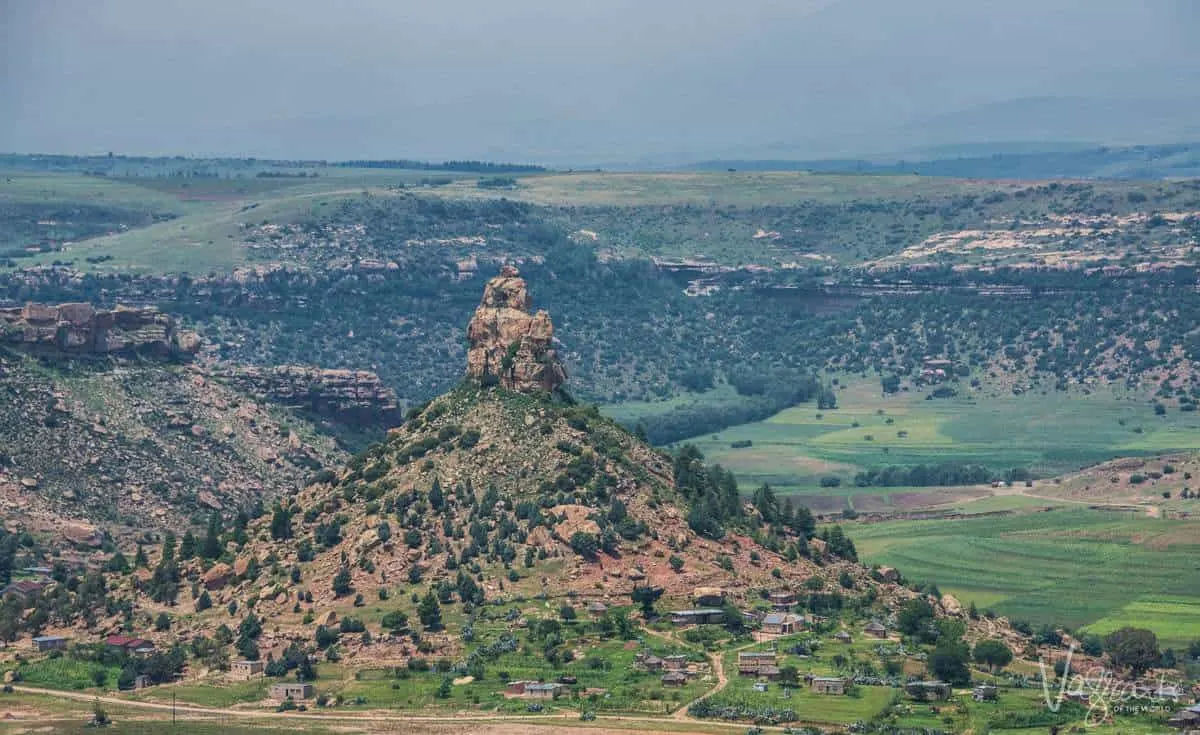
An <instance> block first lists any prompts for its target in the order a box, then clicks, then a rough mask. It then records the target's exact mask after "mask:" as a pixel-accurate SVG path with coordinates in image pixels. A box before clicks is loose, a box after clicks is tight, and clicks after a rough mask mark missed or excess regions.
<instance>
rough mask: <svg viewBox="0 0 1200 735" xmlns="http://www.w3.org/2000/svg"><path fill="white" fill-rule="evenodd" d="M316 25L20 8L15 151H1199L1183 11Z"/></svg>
mask: <svg viewBox="0 0 1200 735" xmlns="http://www.w3.org/2000/svg"><path fill="white" fill-rule="evenodd" d="M302 4H303V5H304V8H303V12H299V9H296V8H294V7H293V6H292V4H289V5H288V10H287V11H286V12H284V11H283V9H282V6H271V5H270V4H261V5H254V6H250V7H244V6H243V5H242V4H239V3H232V2H226V1H220V2H212V3H205V4H203V5H202V6H196V7H190V8H174V7H172V8H169V9H168V8H165V7H163V6H161V5H160V4H158V3H153V2H147V1H145V0H122V1H121V2H113V3H105V4H104V5H103V6H95V5H94V4H91V3H83V2H65V3H54V4H52V5H51V4H20V5H18V4H9V5H7V6H6V7H5V8H4V9H3V11H2V12H3V20H4V22H3V24H0V47H2V48H3V49H4V51H3V54H4V59H3V64H2V66H3V69H4V71H3V72H0V93H3V95H4V97H5V98H6V99H8V100H11V101H12V103H13V105H14V109H19V110H21V111H22V114H20V115H9V116H5V117H4V120H3V121H0V150H6V151H17V152H30V151H70V152H85V153H97V152H100V153H103V152H106V151H109V150H114V151H119V152H129V153H165V154H176V153H183V154H225V155H253V156H259V157H282V158H297V157H310V158H329V159H334V158H381V157H414V158H434V159H438V158H464V157H471V158H487V159H493V160H496V159H505V160H517V159H519V160H534V161H538V162H544V163H549V164H552V165H579V164H593V163H600V164H608V165H620V164H640V165H651V166H653V165H675V164H679V163H686V162H690V161H696V160H704V159H712V158H773V159H780V158H810V159H811V158H822V157H842V156H870V155H879V154H895V155H901V154H905V153H908V152H911V151H912V150H913V149H917V148H922V147H926V146H930V145H957V144H986V145H985V147H984V149H985V150H989V149H988V148H987V146H988V145H992V144H1005V146H1006V149H1011V148H1012V147H1013V146H1012V145H1011V144H1012V143H1014V142H1015V143H1018V144H1020V145H1019V146H1017V147H1018V148H1021V149H1025V148H1028V147H1029V146H1031V145H1037V146H1038V147H1045V146H1049V147H1051V148H1059V149H1061V148H1063V147H1064V146H1068V145H1077V144H1087V145H1121V144H1132V143H1147V144H1149V143H1162V142H1171V141H1185V140H1195V139H1196V138H1197V137H1200V129H1198V128H1200V125H1198V124H1197V122H1196V121H1197V120H1200V114H1197V113H1200V97H1198V96H1197V95H1196V93H1195V89H1194V84H1193V83H1192V82H1193V81H1194V79H1196V78H1197V77H1198V76H1200V54H1196V53H1195V51H1194V48H1192V47H1190V45H1189V43H1188V39H1189V38H1194V37H1195V32H1196V30H1198V29H1200V11H1198V10H1197V9H1196V6H1195V4H1194V3H1191V2H1189V1H1188V0H1148V1H1147V2H1141V3H1128V2H1116V1H1111V0H1056V1H1055V2H1034V1H1033V0H1009V1H1008V2H971V3H963V2H958V1H956V0H914V1H912V2H906V3H894V2H891V1H890V0H807V1H805V2H774V1H765V0H759V1H756V2H750V3H738V4H729V3H717V2H709V1H708V0H705V1H704V2H695V1H692V2H681V1H675V0H672V1H670V2H659V3H654V4H651V5H647V4H643V3H634V2H608V3H597V4H590V3H589V4H581V3H571V4H565V5H564V4H560V3H549V2H545V1H544V0H519V1H518V2H507V3H503V4H502V5H496V4H492V3H484V2H480V1H479V0H458V1H456V2H449V3H437V4H417V3H370V2H357V3H352V4H350V6H349V7H341V6H339V7H338V9H337V10H333V9H329V8H327V7H326V6H323V5H322V4H319V3H313V2H307V1H306V2H303V3H302ZM618 49H619V51H618ZM550 59H552V60H553V63H548V62H547V60H550Z"/></svg>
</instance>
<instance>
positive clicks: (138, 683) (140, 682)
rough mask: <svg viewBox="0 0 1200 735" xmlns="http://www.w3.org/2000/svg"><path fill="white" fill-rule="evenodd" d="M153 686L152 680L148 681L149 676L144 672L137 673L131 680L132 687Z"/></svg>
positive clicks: (144, 687) (143, 687)
mask: <svg viewBox="0 0 1200 735" xmlns="http://www.w3.org/2000/svg"><path fill="white" fill-rule="evenodd" d="M152 686H154V682H152V681H150V677H149V676H146V675H145V674H138V675H137V677H135V678H134V680H133V688H134V689H146V688H148V687H152Z"/></svg>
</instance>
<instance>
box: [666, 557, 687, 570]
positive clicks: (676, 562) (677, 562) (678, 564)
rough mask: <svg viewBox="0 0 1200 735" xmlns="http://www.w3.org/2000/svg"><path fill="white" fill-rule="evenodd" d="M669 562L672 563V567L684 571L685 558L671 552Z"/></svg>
mask: <svg viewBox="0 0 1200 735" xmlns="http://www.w3.org/2000/svg"><path fill="white" fill-rule="evenodd" d="M667 563H668V564H670V565H671V569H672V570H674V571H676V572H680V571H683V559H680V558H679V557H678V556H675V555H674V554H671V558H670V559H667Z"/></svg>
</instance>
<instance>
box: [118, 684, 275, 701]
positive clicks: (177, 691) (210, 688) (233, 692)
mask: <svg viewBox="0 0 1200 735" xmlns="http://www.w3.org/2000/svg"><path fill="white" fill-rule="evenodd" d="M274 681H275V680H270V681H268V680H267V679H257V680H251V681H233V682H229V681H221V682H219V683H217V682H213V683H208V682H198V683H188V684H178V685H173V686H169V687H153V688H150V689H143V690H140V691H137V692H135V693H134V695H133V698H134V699H143V700H146V701H160V702H161V701H167V702H169V701H171V696H172V695H174V697H175V698H176V699H177V700H178V701H180V702H186V703H188V704H195V705H199V706H202V707H232V706H233V705H235V704H239V703H241V702H257V701H259V700H261V699H265V698H266V696H267V688H268V687H269V686H270V685H271V684H272V683H274Z"/></svg>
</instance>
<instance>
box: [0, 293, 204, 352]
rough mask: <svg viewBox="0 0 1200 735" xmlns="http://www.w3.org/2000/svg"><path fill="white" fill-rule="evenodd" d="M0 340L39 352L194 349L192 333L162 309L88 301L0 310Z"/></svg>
mask: <svg viewBox="0 0 1200 735" xmlns="http://www.w3.org/2000/svg"><path fill="white" fill-rule="evenodd" d="M0 343H3V344H9V345H14V346H17V347H21V348H24V349H28V350H30V351H38V352H42V353H46V352H50V353H63V354H71V355H85V356H86V355H116V354H133V353H138V354H151V355H157V356H161V357H186V356H190V355H193V354H195V353H196V352H197V351H198V350H199V348H200V339H199V337H197V335H196V334H195V333H193V332H187V331H182V330H179V329H178V328H177V327H176V324H175V321H174V320H173V319H172V318H171V317H170V316H169V315H167V314H164V313H162V312H160V311H159V310H158V309H154V308H151V307H144V308H142V307H125V306H118V307H117V308H116V309H113V310H112V311H106V310H100V309H96V308H94V307H93V306H92V305H91V304H85V303H77V304H59V305H57V306H51V305H46V304H33V303H30V304H26V305H25V306H23V307H19V308H9V309H0Z"/></svg>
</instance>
